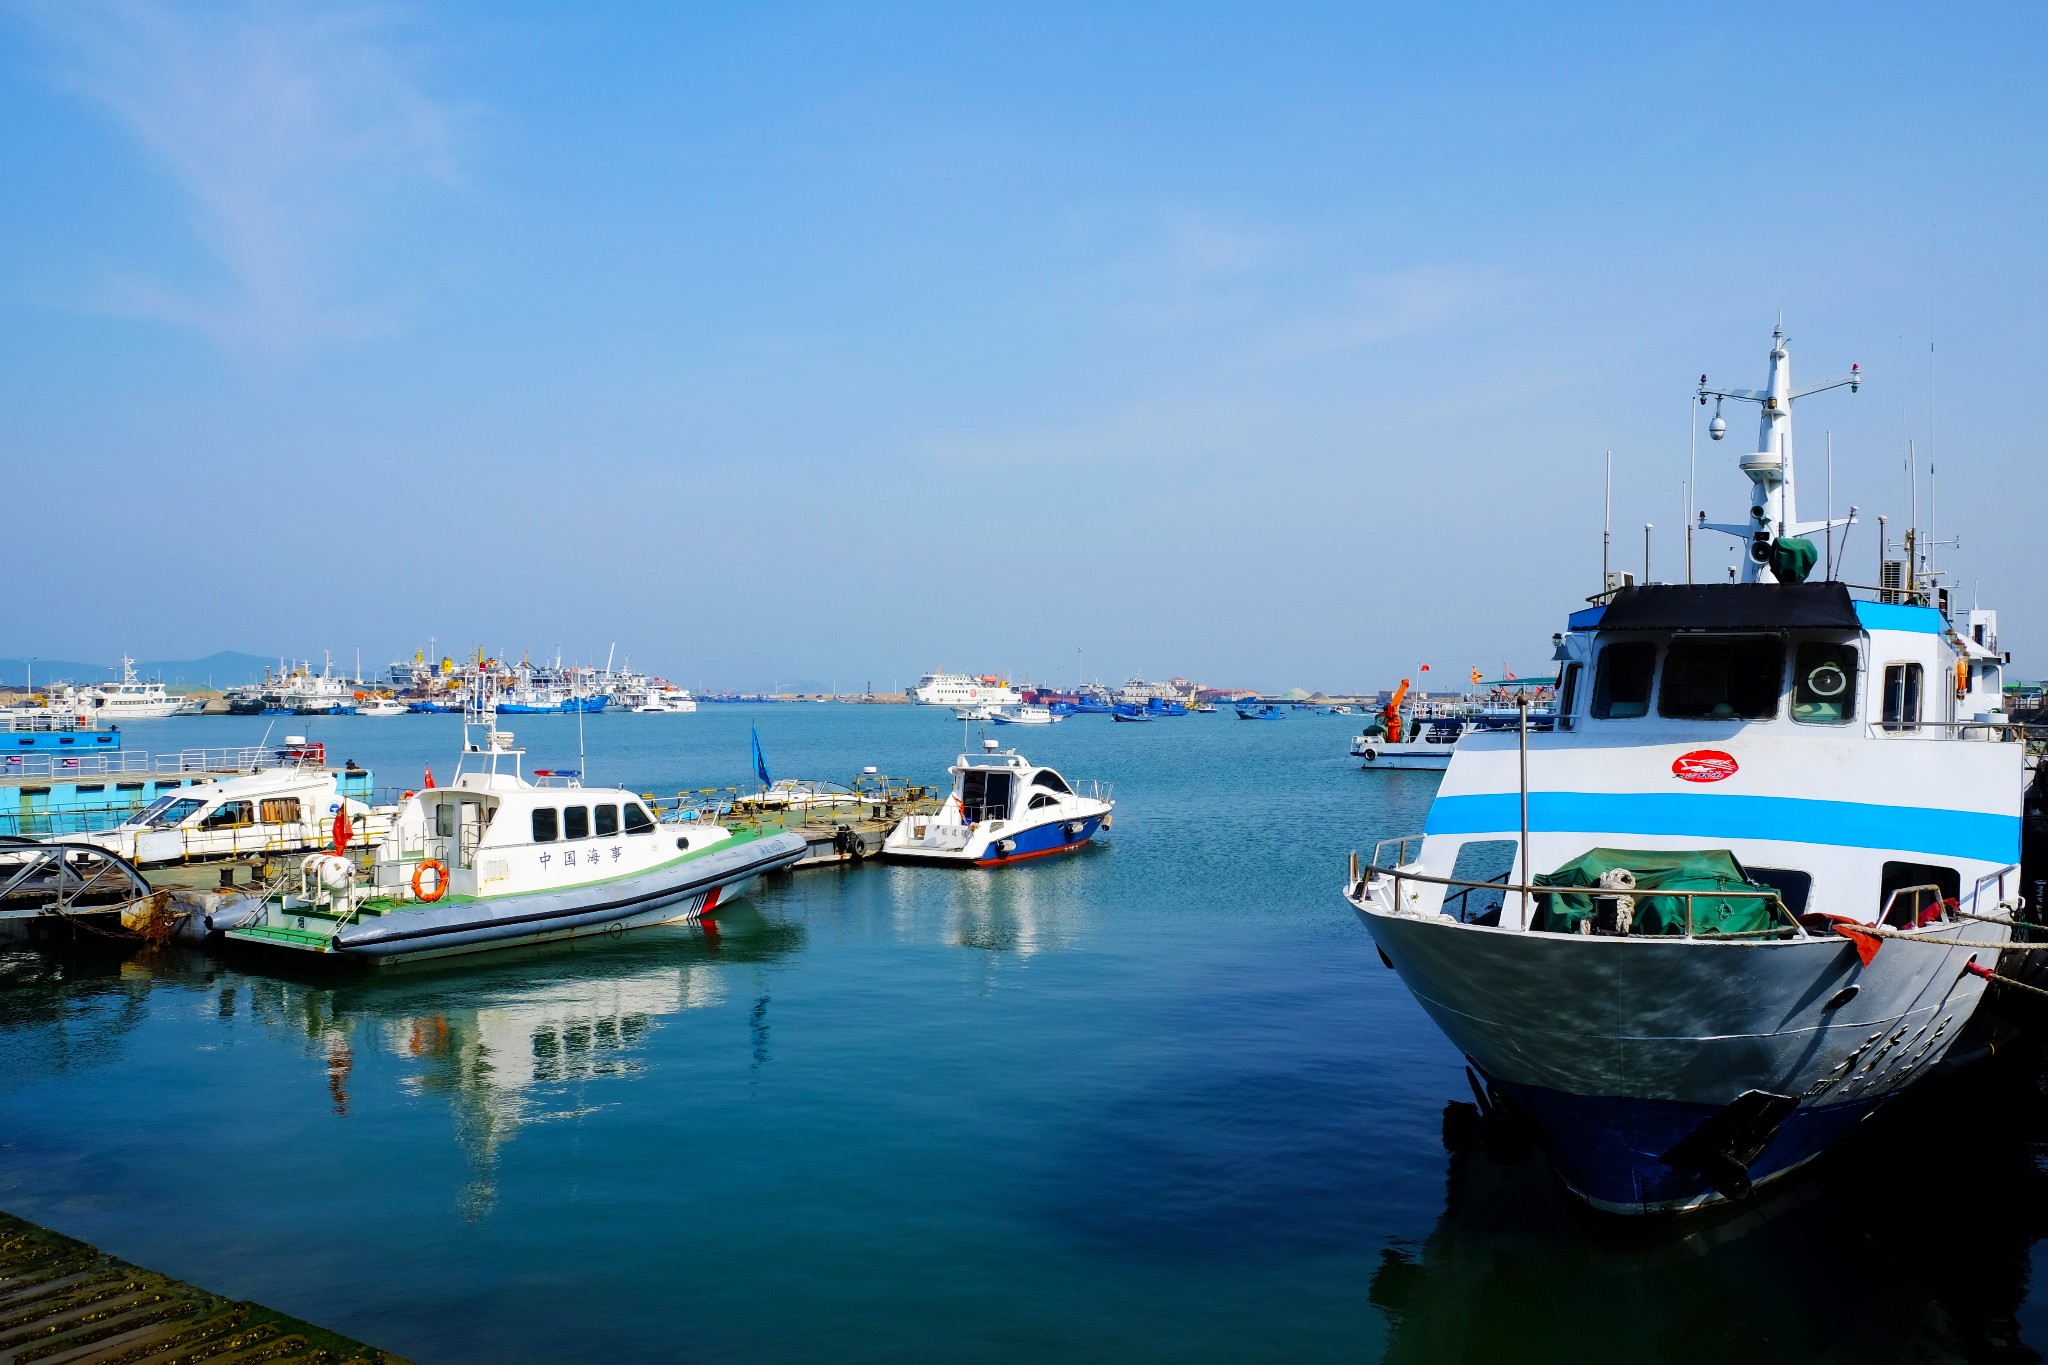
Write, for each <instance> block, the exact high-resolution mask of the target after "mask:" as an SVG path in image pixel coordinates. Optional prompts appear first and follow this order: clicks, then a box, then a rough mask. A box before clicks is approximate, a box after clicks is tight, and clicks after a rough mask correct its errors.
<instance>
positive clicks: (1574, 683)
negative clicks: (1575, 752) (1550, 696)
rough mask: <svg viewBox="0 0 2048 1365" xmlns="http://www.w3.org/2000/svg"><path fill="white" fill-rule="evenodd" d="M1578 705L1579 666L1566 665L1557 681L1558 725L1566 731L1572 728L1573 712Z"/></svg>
mask: <svg viewBox="0 0 2048 1365" xmlns="http://www.w3.org/2000/svg"><path fill="white" fill-rule="evenodd" d="M1578 704H1579V665H1577V664H1566V665H1565V666H1564V673H1563V676H1561V677H1560V678H1559V679H1558V680H1557V723H1558V724H1559V725H1560V726H1561V727H1563V728H1564V729H1567V730H1569V729H1571V728H1572V711H1573V709H1574V708H1575V707H1577V706H1578Z"/></svg>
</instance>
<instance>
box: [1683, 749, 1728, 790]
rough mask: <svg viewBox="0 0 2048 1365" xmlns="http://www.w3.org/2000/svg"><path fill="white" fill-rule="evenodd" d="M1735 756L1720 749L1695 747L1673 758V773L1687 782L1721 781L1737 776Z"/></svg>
mask: <svg viewBox="0 0 2048 1365" xmlns="http://www.w3.org/2000/svg"><path fill="white" fill-rule="evenodd" d="M1735 768H1736V763H1735V756H1734V755H1733V754H1724V753H1722V752H1721V751H1720V750H1719V749H1694V750H1693V751H1692V752H1691V753H1689V754H1680V755H1679V756H1678V757H1677V758H1674V759H1672V760H1671V775H1672V776H1673V777H1676V778H1678V779H1680V780H1681V781H1685V782H1719V781H1720V780H1721V779H1722V778H1724V777H1733V776H1735Z"/></svg>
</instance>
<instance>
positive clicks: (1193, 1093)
mask: <svg viewBox="0 0 2048 1365" xmlns="http://www.w3.org/2000/svg"><path fill="white" fill-rule="evenodd" d="M750 723H752V724H757V725H759V727H760V730H761V735H762V741H763V744H764V746H765V747H766V749H767V752H768V756H769V759H770V762H771V765H772V767H773V769H774V775H775V776H778V777H781V776H806V777H829V778H836V779H840V780H844V779H846V778H848V777H851V776H852V775H853V773H854V772H856V771H857V770H858V769H859V768H860V767H861V766H862V765H864V764H870V763H872V764H876V765H878V766H880V767H881V768H882V769H883V770H884V771H886V772H889V773H892V774H898V775H907V776H912V777H918V778H923V779H927V780H931V781H939V780H942V779H943V775H944V768H945V766H946V764H947V763H949V762H950V761H951V759H952V756H953V755H954V754H955V753H957V752H958V750H959V748H960V745H961V738H962V729H961V727H960V726H959V725H958V724H957V723H955V722H953V721H951V720H950V718H949V716H948V713H945V712H943V711H931V710H923V709H916V710H913V709H908V708H900V707H852V706H761V707H737V706H718V707H706V708H705V709H704V710H702V711H701V712H699V713H698V714H696V715H694V716H669V717H657V716H631V715H617V716H612V715H607V716H599V717H593V718H590V719H589V720H588V722H587V723H586V725H585V730H584V734H585V741H586V744H587V750H588V755H589V758H588V767H589V769H590V770H591V773H592V776H593V779H594V780H602V781H607V782H621V783H624V784H627V785H630V786H633V787H635V788H638V789H641V790H645V791H652V792H672V791H674V790H675V789H677V788H678V787H691V788H696V787H706V786H724V785H727V784H732V783H739V782H742V781H744V780H747V778H748V776H749V769H748V747H747V728H748V725H749V724H750ZM270 724H271V723H270V722H269V721H267V720H261V719H248V720H244V719H233V718H223V719H196V720H179V721H163V722H156V723H152V724H137V725H134V726H132V727H130V728H129V731H128V733H127V736H126V737H127V740H128V743H129V746H130V747H131V748H156V749H169V748H176V747H181V746H184V745H198V744H209V745H211V744H229V743H242V742H251V741H253V740H255V739H256V738H257V737H258V736H260V735H261V734H263V732H264V730H265V729H266V728H267V727H270ZM516 725H517V729H518V732H519V734H520V737H521V739H522V741H524V742H525V743H526V744H527V745H528V747H529V748H530V749H531V750H532V751H533V756H532V759H531V760H530V761H531V762H532V763H534V764H537V765H539V766H543V767H545V766H550V765H551V764H552V765H553V766H572V765H573V760H574V757H575V752H576V725H575V722H574V720H573V719H571V718H562V717H520V718H517V721H516ZM1350 726H1351V722H1350V721H1348V720H1346V719H1343V718H1331V717H1314V716H1295V717H1292V718H1290V719H1288V720H1285V721H1281V722H1278V723H1260V724H1246V723H1242V722H1239V721H1238V720H1236V719H1235V718H1234V717H1232V716H1230V715H1228V714H1221V715H1217V716H1197V717H1188V718H1186V719H1179V720H1170V721H1161V722H1157V723H1154V724H1151V725H1143V726H1136V725H1114V724H1112V723H1110V722H1109V720H1108V718H1107V717H1082V718H1077V719H1074V720H1071V721H1069V722H1067V723H1065V724H1063V725H1059V726H1055V727H1051V728H1050V729H1043V728H1041V729H1032V730H1008V731H1003V732H1001V733H1002V737H1003V738H1004V739H1005V740H1006V741H1008V740H1010V739H1011V738H1013V737H1014V738H1015V739H1016V741H1017V742H1018V744H1019V745H1020V747H1021V748H1023V750H1024V752H1025V753H1026V754H1028V755H1029V756H1030V757H1031V758H1033V759H1034V760H1037V761H1041V762H1049V763H1052V764H1054V765H1055V766H1057V767H1059V768H1060V769H1061V770H1062V771H1063V772H1064V773H1065V774H1066V775H1067V776H1068V777H1069V778H1070V779H1082V780H1087V779H1101V780H1103V781H1107V782H1113V783H1115V784H1116V795H1117V797H1118V800H1119V806H1118V812H1117V819H1116V828H1115V830H1114V831H1113V832H1112V834H1111V835H1110V836H1108V837H1107V838H1106V839H1105V840H1104V841H1103V842H1102V843H1101V845H1100V846H1098V847H1095V848H1092V849H1090V850H1087V851H1085V852H1083V853H1081V854H1079V855H1076V856H1074V857H1071V858H1066V859H1056V860H1051V861H1049V862H1044V863H1039V864H1034V865H1027V866H1023V867H1018V868H1011V869H1006V870H1003V871H1000V872H993V873H989V872H979V871H969V872H956V871H952V870H949V869H924V868H917V869H904V868H894V869H892V868H885V867H876V866H869V867H864V868H859V869H854V870H849V871H844V872H840V871H828V872H809V873H804V874H800V875H797V876H794V877H786V878H782V879H779V880H777V881H774V882H772V883H770V884H768V885H765V886H763V887H762V888H760V889H759V890H758V891H757V892H756V893H755V894H754V896H753V897H752V898H751V901H750V902H748V903H743V904H741V905H738V906H734V907H732V908H730V909H729V910H727V911H726V912H724V913H721V914H720V916H719V917H718V923H717V926H716V928H715V930H714V929H707V928H703V927H698V926H677V927H674V928H670V929H656V930H645V931H640V932H637V933H634V934H629V935H626V936H624V937H623V938H622V939H619V940H615V941H608V942H606V943H605V944H604V945H603V946H601V947H582V946H579V947H577V948H574V949H551V950H546V951H539V952H531V953H526V954H521V955H511V956H505V955H500V956H498V957H484V958H478V959H475V960H473V961H470V962H459V963H456V964H442V965H437V966H433V967H431V968H420V969H409V970H403V971H399V972H394V973H385V974H381V975H376V976H359V977H341V978H334V977H312V978H308V979H306V980H279V979H277V978H275V977H272V976H266V975H260V974H253V973H250V972H248V971H245V970H241V969H239V968H237V967H236V966H235V965H233V964H232V963H224V962H222V961H219V960H215V959H209V958H206V957H202V956H198V955H192V954H184V953H173V954H170V955H167V956H163V957H159V958H154V959H148V960H144V959H138V958H134V957H123V956H121V955H117V954H109V953H105V952H100V953H94V952H81V953H78V954H74V955H69V956H65V957H62V958H52V957H46V956H39V955H15V956H11V957H7V958H5V959H0V968H4V973H5V974H4V976H0V1208H5V1209H7V1210H9V1211H10V1212H13V1213H17V1214H20V1215H22V1216H24V1217H28V1218H31V1219H35V1220H37V1221H39V1222H42V1223H45V1224H48V1225H50V1226H52V1227H55V1228H57V1229H60V1230H62V1231H64V1232H67V1233H70V1234H72V1235H74V1236H78V1237H81V1238H84V1239H86V1240H88V1241H91V1242H94V1243H97V1244H98V1245H100V1246H102V1247H104V1248H106V1249H108V1250H110V1251H113V1252H115V1253H117V1254H119V1255H122V1256H125V1257H128V1258H129V1259H131V1260H135V1261H138V1262H141V1263H143V1264H145V1265H149V1266H152V1267H155V1268H159V1269H163V1270H166V1271H170V1272H172V1273H174V1274H177V1275H180V1276H183V1277H185V1278H187V1279H190V1280H193V1281H196V1282H198V1283H200V1284H203V1285H206V1286H207V1287H209V1288H212V1289H216V1290H219V1291H223V1292H226V1293H229V1294H233V1295H236V1296H240V1297H248V1298H253V1299H257V1300H260V1301H262V1302H264V1303H267V1304H270V1305H272V1306H274V1307H277V1308H281V1309H284V1310H286V1311H289V1312H292V1313H296V1314H299V1315H301V1316H303V1317H306V1318H309V1319H311V1320H314V1321H317V1322H320V1323H322V1324H324V1325H328V1326H331V1327H334V1328H336V1329H339V1330H342V1331H345V1332H349V1333H352V1334H354V1335H357V1336H359V1337H362V1338H364V1339H366V1340H369V1341H372V1342H375V1343H377V1344H379V1345H381V1346H384V1347H386V1348H388V1349H391V1350H394V1351H398V1352H401V1353H404V1354H407V1355H410V1356H412V1357H414V1358H416V1359H418V1360H420V1361H423V1362H442V1361H479V1362H482V1361H489V1362H498V1361H529V1360H530V1361H574V1360H591V1361H625V1360H691V1361H748V1362H760V1361H847V1360H854V1361H860V1360H890V1361H900V1360H947V1361H955V1360H958V1361H998V1360H1004V1361H1006V1360H1032V1361H1037V1360H1046V1359H1063V1360H1117V1361H1149V1360H1160V1361H1167V1360H1171V1361H1189V1360H1231V1361H1235V1360H1255V1359H1272V1360H1280V1359H1287V1360H1302V1359H1315V1360H1372V1359H1379V1358H1389V1359H1398V1360H1407V1361H1436V1360H1462V1359H1473V1360H1496V1359H1497V1360H1558V1361H1566V1360H1570V1361H1586V1360H1605V1359H1617V1360H1619V1359H1646V1360H1687V1361H1690V1360H1697V1361H1726V1360H1728V1359H1730V1358H1733V1357H1736V1356H1737V1353H1740V1356H1739V1358H1742V1359H1745V1360H1746V1361H1765V1360H1788V1361H1789V1360H1801V1361H1803V1360H1815V1359H1831V1360H1843V1361H1849V1360H1872V1359H1916V1360H1936V1359H1963V1360H1997V1361H2005V1360H2033V1359H2037V1358H2038V1356H2037V1355H2036V1352H2035V1349H2034V1348H2036V1347H2038V1346H2040V1345H2041V1344H2042V1343H2044V1342H2048V1314H2044V1312H2043V1308H2042V1304H2043V1302H2044V1300H2043V1299H2042V1296H2040V1295H2038V1294H2036V1293H2035V1292H2034V1291H2033V1289H2032V1274H2033V1271H2034V1269H2035V1267H2036V1265H2037V1264H2040V1253H2039V1252H2038V1250H2037V1247H2038V1246H2039V1244H2040V1238H2041V1235H2042V1233H2043V1231H2044V1230H2048V1178H2044V1176H2043V1173H2042V1168H2041V1162H2042V1156H2043V1148H2042V1144H2041V1141H2040V1138H2041V1135H2042V1134H2043V1132H2044V1131H2048V1124H2044V1120H2048V1101H2044V1099H2043V1096H2042V1092H2041V1088H2040V1086H2039V1084H2038V1083H2037V1080H2036V1076H2037V1074H2038V1073H2037V1071H2036V1070H2035V1069H2034V1068H2033V1067H2032V1066H2028V1065H2008V1066H2003V1067H2001V1068H2000V1069H1998V1070H1996V1071H1991V1072H1983V1073H1979V1074H1977V1075H1974V1076H1972V1077H1970V1078H1968V1079H1967V1080H1964V1081H1961V1082H1957V1083H1949V1084H1946V1085H1944V1086H1942V1087H1941V1088H1940V1089H1939V1090H1938V1091H1935V1092H1933V1093H1931V1094H1929V1095H1928V1096H1926V1097H1924V1098H1922V1099H1920V1100H1918V1101H1917V1102H1913V1101H1909V1102H1908V1104H1907V1105H1905V1106H1903V1107H1901V1108H1900V1109H1899V1110H1898V1111H1896V1112H1894V1113H1892V1114H1888V1115H1886V1116H1885V1118H1884V1119H1883V1120H1881V1121H1880V1122H1879V1123H1878V1124H1875V1125H1873V1126H1872V1130H1871V1131H1870V1133H1869V1134H1868V1135H1867V1136H1866V1137H1865V1138H1864V1139H1862V1140H1861V1141H1860V1143H1859V1145H1858V1146H1856V1147H1855V1148H1852V1149H1851V1150H1849V1151H1847V1152H1845V1153H1844V1154H1842V1156H1841V1157H1840V1158H1839V1159H1837V1160H1835V1161H1833V1162H1830V1163H1828V1164H1827V1165H1825V1166H1824V1167H1823V1168H1822V1169H1821V1170H1820V1171H1819V1172H1817V1173H1816V1174H1815V1175H1814V1176H1812V1177H1810V1178H1808V1179H1806V1180H1803V1181H1802V1182H1801V1183H1799V1184H1797V1185H1796V1186H1793V1187H1791V1188H1788V1189H1786V1190H1784V1191H1782V1192H1781V1193H1778V1194H1776V1195H1775V1196H1773V1197H1771V1198H1769V1199H1766V1200H1764V1201H1762V1202H1760V1203H1758V1204H1757V1205H1755V1206H1752V1207H1749V1208H1746V1209H1743V1210H1740V1211H1737V1212H1734V1213H1730V1214H1722V1215H1717V1216H1712V1217H1708V1218H1706V1219H1702V1220H1699V1221H1695V1222H1692V1223H1684V1224H1680V1225H1678V1226H1677V1227H1668V1228H1662V1229H1654V1230H1644V1229H1636V1228H1618V1227H1616V1226H1613V1225H1611V1224H1610V1223H1608V1222H1606V1221H1604V1220H1599V1219H1595V1218H1591V1217H1589V1216H1586V1215H1583V1214H1581V1213H1579V1212H1578V1211H1577V1210H1575V1209H1574V1208H1573V1207H1572V1206H1570V1204H1569V1203H1568V1202H1567V1201H1566V1200H1565V1199H1564V1198H1563V1197H1562V1196H1561V1195H1560V1194H1559V1193H1558V1191H1557V1190H1556V1188H1555V1187H1554V1185H1553V1183H1552V1181H1551V1180H1550V1178H1549V1177H1548V1176H1547V1174H1546V1173H1545V1171H1544V1168H1543V1166H1542V1163H1541V1162H1540V1160H1538V1159H1537V1158H1536V1157H1534V1156H1533V1155H1532V1154H1530V1153H1528V1152H1526V1151H1521V1150H1518V1149H1515V1148H1514V1147H1512V1146H1499V1145H1498V1144H1496V1148H1495V1149H1494V1150H1488V1149H1487V1148H1486V1147H1485V1146H1484V1145H1483V1144H1481V1145H1473V1144H1459V1145H1460V1146H1461V1150H1458V1151H1455V1152H1453V1151H1451V1150H1448V1148H1447V1143H1446V1135H1447V1133H1449V1132H1453V1131H1455V1130H1457V1129H1458V1128H1459V1127H1460V1125H1458V1124H1456V1123H1455V1122H1453V1123H1450V1124H1447V1123H1446V1119H1445V1112H1446V1105H1447V1104H1449V1103H1452V1102H1456V1101H1461V1100H1464V1099H1467V1098H1468V1094H1467V1090H1466V1085H1465V1080H1464V1077H1463V1074H1462V1070H1461V1063H1460V1059H1459V1058H1458V1057H1457V1056H1456V1055H1455V1053H1453V1052H1452V1050H1451V1049H1450V1047H1449V1046H1448V1045H1447V1044H1446V1043H1445V1042H1444V1041H1443V1040H1442V1038H1441V1037H1440V1036H1439V1035H1438V1034H1437V1032H1436V1030H1435V1029H1434V1028H1433V1027H1432V1026H1431V1025H1430V1024H1429V1022H1428V1021H1427V1019H1426V1018H1425V1017H1424V1016H1423V1015H1422V1013H1421V1011H1420V1010H1419V1009H1418V1008H1417V1007H1416V1006H1415V1004H1414V1003H1413V1001H1412V1000H1411V999H1410V997H1409V996H1408V994H1407V992H1406V991H1405V990H1404V989H1403V988H1402V987H1401V985H1400V983H1399V982H1398V980H1397V979H1396V978H1395V977H1394V975H1393V974H1392V973H1391V972H1388V971H1386V970H1385V969H1384V968H1383V967H1382V966H1381V965H1380V962H1379V960H1378V958H1377V956H1376V955H1375V953H1374V951H1373V948H1372V945H1371V942H1370V940H1369V938H1368V937H1367V935H1366V933H1365V931H1364V929H1363V928H1362V927H1360V926H1359V925H1358V924H1357V922H1356V920H1355V919H1354V918H1353V916H1352V914H1351V912H1350V910H1349V909H1348V908H1347V907H1346V906H1345V905H1344V904H1343V902H1342V901H1341V899H1339V896H1338V887H1339V884H1340V882H1341V880H1342V877H1343V868H1344V858H1345V855H1346V853H1347V852H1348V851H1349V850H1350V849H1352V848H1355V847H1357V848H1364V849H1370V847H1371V843H1372V840H1374V839H1375V838H1378V837H1383V836H1386V835H1389V834H1398V833H1403V832H1408V831H1412V830H1413V829H1415V828H1417V827H1419V826H1420V824H1421V819H1422V815H1423V813H1424V811H1425V810H1426V808H1427V805H1428V801H1429V798H1430V795H1431V793H1432V791H1433V790H1434V786H1435V779H1434V778H1433V777H1431V776H1428V775H1421V774H1396V773H1365V772H1361V771H1359V770H1358V769H1357V768H1356V767H1355V766H1353V764H1352V763H1351V761H1350V760H1349V759H1348V757H1347V756H1346V752H1345V750H1346V744H1347V740H1348V735H1349V733H1350ZM286 729H289V730H291V731H292V732H295V733H296V732H301V731H303V732H306V733H309V734H311V735H312V736H313V737H315V738H319V739H324V740H325V741H326V742H327V744H328V746H329V750H328V752H329V756H330V757H331V758H333V759H336V760H340V759H345V758H354V759H356V760H357V761H359V762H361V763H363V764H365V765H367V766H370V767H372V768H374V769H376V770H377V771H378V774H379V781H380V783H381V782H390V783H393V784H399V785H406V786H411V785H416V784H417V782H418V779H419V774H420V769H421V768H422V767H423V765H424V764H426V763H428V762H431V763H433V764H434V765H435V767H436V769H437V771H438V772H439V773H440V774H441V775H442V776H443V777H444V779H445V777H446V775H447V774H448V772H449V771H450V769H452V766H453V755H454V751H455V748H456V744H457V739H458V734H459V725H458V723H457V721H456V719H455V718H453V717H405V718H396V719H391V720H369V719H357V718H337V719H333V720H327V721H311V720H300V721H292V722H285V723H281V724H280V725H279V726H278V727H275V728H273V729H272V737H273V738H277V737H280V736H282V734H283V733H285V730H286Z"/></svg>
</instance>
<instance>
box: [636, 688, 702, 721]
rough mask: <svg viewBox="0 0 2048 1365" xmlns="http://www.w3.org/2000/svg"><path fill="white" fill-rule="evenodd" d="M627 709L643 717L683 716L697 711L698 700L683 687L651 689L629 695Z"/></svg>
mask: <svg viewBox="0 0 2048 1365" xmlns="http://www.w3.org/2000/svg"><path fill="white" fill-rule="evenodd" d="M625 700H626V701H627V707H626V709H627V710H629V711H632V712H633V713H634V714H636V715H643V716H682V715H688V714H689V713H691V712H692V711H695V710H696V709H697V699H696V698H695V697H693V696H691V695H690V693H689V690H688V689H687V688H682V687H650V688H647V689H646V690H645V691H641V692H634V693H629V694H627V696H626V698H625Z"/></svg>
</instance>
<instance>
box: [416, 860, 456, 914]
mask: <svg viewBox="0 0 2048 1365" xmlns="http://www.w3.org/2000/svg"><path fill="white" fill-rule="evenodd" d="M429 871H432V872H433V874H434V892H433V894H432V895H428V894H427V892H426V891H425V890H424V889H423V888H422V887H421V886H420V878H421V877H423V876H425V875H426V874H427V872H429ZM412 893H413V895H415V896H418V897H419V898H420V899H421V900H423V901H425V902H426V903H427V904H429V905H432V904H433V903H434V902H435V901H437V900H439V899H441V897H443V896H445V895H447V894H448V864H446V863H444V862H442V861H441V860H440V859H439V858H429V859H427V860H426V861H425V862H423V863H421V864H420V865H419V866H418V867H416V868H414V869H413V870H412Z"/></svg>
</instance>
